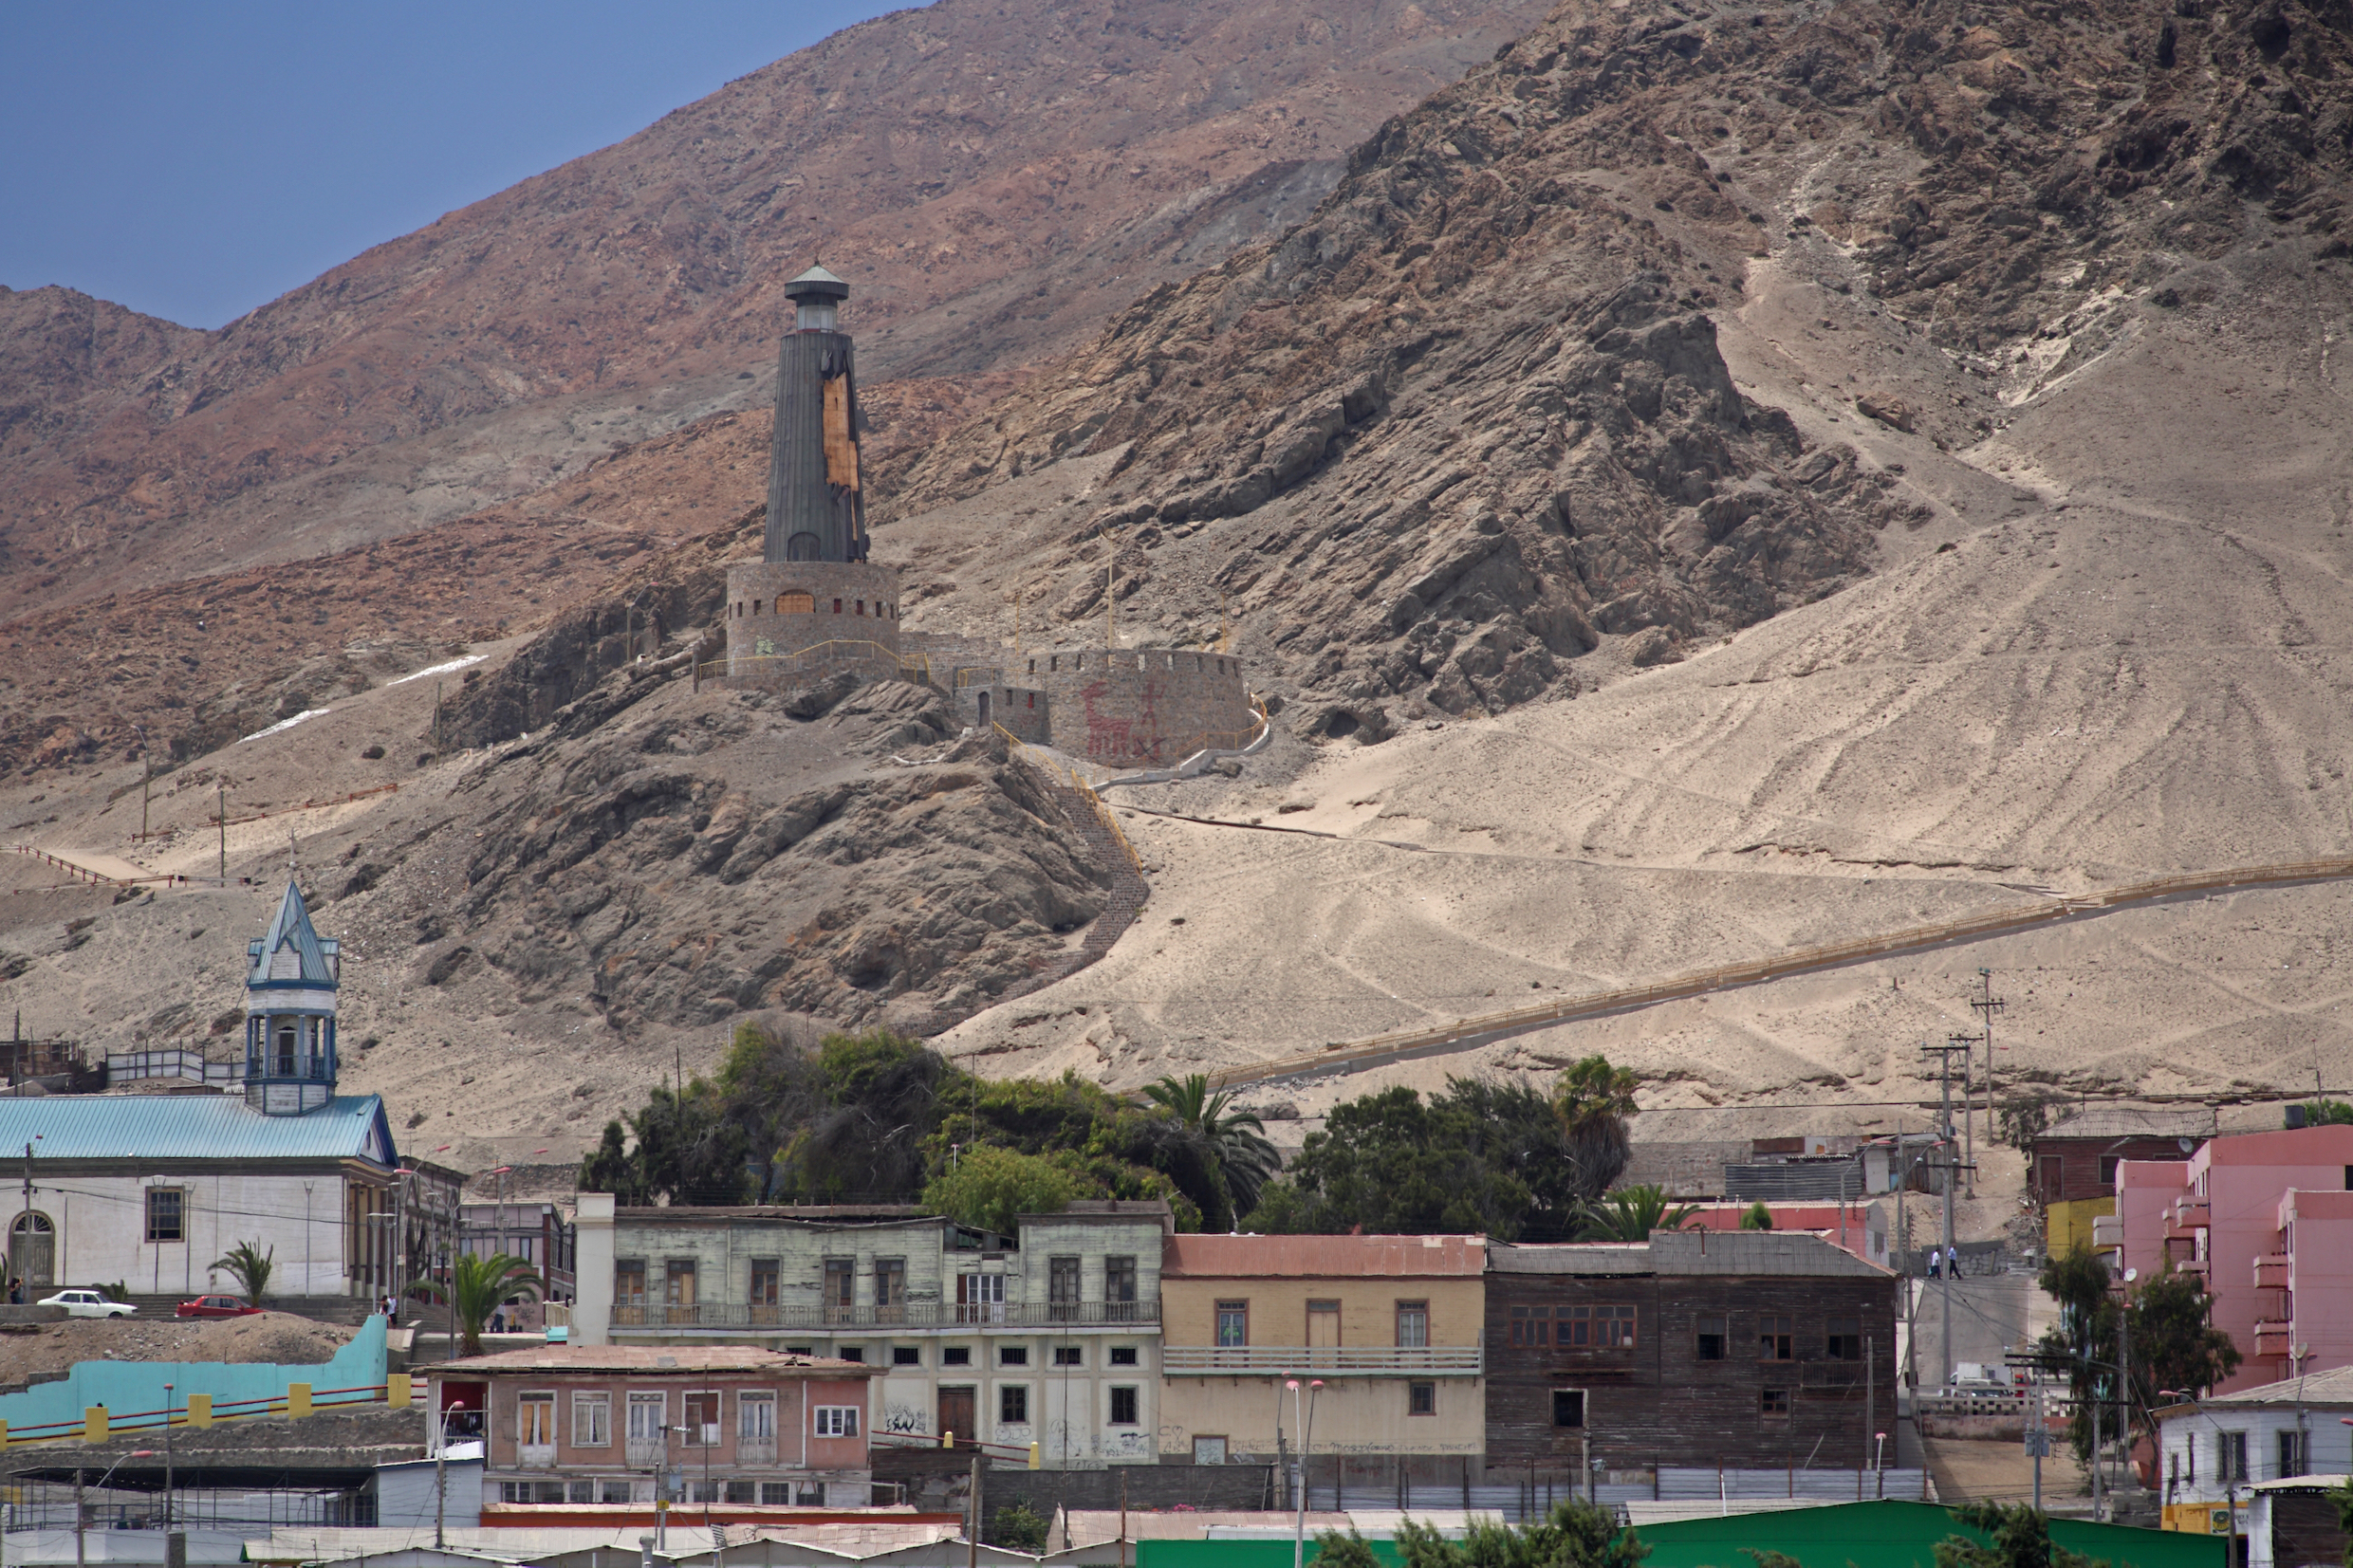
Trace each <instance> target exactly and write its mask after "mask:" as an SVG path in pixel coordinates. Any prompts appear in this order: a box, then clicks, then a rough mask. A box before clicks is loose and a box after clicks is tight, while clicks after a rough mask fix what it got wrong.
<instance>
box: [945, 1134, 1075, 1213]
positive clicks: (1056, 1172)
mask: <svg viewBox="0 0 2353 1568" xmlns="http://www.w3.org/2000/svg"><path fill="white" fill-rule="evenodd" d="M1078 1195H1079V1184H1078V1182H1077V1181H1076V1180H1074V1179H1073V1178H1072V1176H1071V1174H1070V1172H1069V1171H1067V1170H1065V1168H1064V1167H1062V1166H1061V1165H1058V1164H1056V1163H1055V1162H1054V1161H1053V1160H1051V1159H1048V1158H1047V1157H1046V1156H1044V1155H1042V1154H1018V1153H1014V1152H1013V1151H1012V1150H1010V1149H992V1148H991V1147H989V1146H988V1145H986V1144H983V1145H982V1146H980V1147H979V1148H977V1149H968V1150H966V1151H964V1153H963V1154H962V1156H961V1157H960V1158H958V1159H957V1161H956V1163H955V1167H954V1170H951V1171H945V1172H943V1173H942V1174H941V1175H940V1176H939V1177H938V1178H937V1179H936V1180H935V1181H934V1182H933V1183H932V1184H931V1185H930V1186H929V1187H926V1188H925V1189H924V1190H923V1204H924V1207H925V1208H936V1209H937V1210H938V1211H939V1212H940V1213H942V1214H945V1215H947V1216H948V1217H949V1218H950V1219H952V1220H954V1221H955V1222H956V1224H958V1225H969V1226H976V1227H980V1228H981V1229H984V1230H993V1231H995V1232H996V1233H997V1234H999V1235H1001V1236H1010V1235H1011V1234H1013V1229H1014V1219H1015V1217H1016V1216H1018V1215H1022V1214H1058V1213H1060V1212H1061V1211H1062V1210H1063V1209H1065V1208H1068V1207H1070V1203H1071V1200H1072V1199H1074V1198H1076V1197H1077V1196H1078Z"/></svg>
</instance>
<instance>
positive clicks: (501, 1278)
mask: <svg viewBox="0 0 2353 1568" xmlns="http://www.w3.org/2000/svg"><path fill="white" fill-rule="evenodd" d="M546 1283H547V1282H546V1281H544V1280H542V1279H541V1278H540V1277H539V1274H538V1272H537V1271H536V1270H535V1269H533V1268H532V1267H531V1265H530V1264H527V1263H525V1262H524V1261H523V1260H522V1259H520V1258H513V1257H510V1256H508V1255H507V1254H506V1253H504V1252H493V1253H491V1255H490V1256H489V1257H487V1258H477V1257H475V1256H474V1255H473V1254H472V1253H471V1252H461V1253H459V1254H458V1255H457V1256H456V1258H455V1259H454V1260H453V1261H452V1263H451V1265H450V1278H449V1281H448V1282H447V1283H444V1282H442V1281H439V1280H419V1281H417V1283H416V1284H415V1285H414V1286H412V1287H411V1294H413V1295H417V1296H421V1297H423V1298H424V1299H425V1300H427V1301H449V1302H451V1303H452V1304H453V1305H454V1308H455V1310H456V1313H457V1326H458V1329H459V1331H460V1333H462V1334H463V1335H464V1337H465V1347H464V1349H462V1350H460V1351H459V1352H458V1354H459V1355H460V1356H479V1355H481V1354H482V1325H483V1324H485V1323H487V1322H489V1321H490V1320H491V1313H493V1312H496V1311H497V1310H498V1309H499V1308H500V1307H503V1306H505V1305H506V1304H507V1303H508V1302H510V1301H536V1300H538V1299H539V1293H540V1290H541V1288H542V1287H543V1286H544V1285H545V1284H546Z"/></svg>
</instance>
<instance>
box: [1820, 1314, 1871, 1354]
mask: <svg viewBox="0 0 2353 1568" xmlns="http://www.w3.org/2000/svg"><path fill="white" fill-rule="evenodd" d="M1823 1353H1824V1354H1825V1356H1829V1358H1830V1359H1831V1360H1833V1361H1860V1360H1862V1319H1860V1318H1833V1319H1830V1320H1829V1322H1828V1324H1827V1325H1826V1332H1825V1336H1824V1339H1823Z"/></svg>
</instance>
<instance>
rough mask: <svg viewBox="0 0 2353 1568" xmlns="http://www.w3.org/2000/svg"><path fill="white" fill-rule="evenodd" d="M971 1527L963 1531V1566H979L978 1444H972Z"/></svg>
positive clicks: (967, 1567) (977, 1567) (968, 1567)
mask: <svg viewBox="0 0 2353 1568" xmlns="http://www.w3.org/2000/svg"><path fill="white" fill-rule="evenodd" d="M972 1493H973V1495H972V1498H971V1503H972V1509H973V1527H972V1528H971V1529H969V1530H967V1531H965V1532H964V1568H980V1446H979V1445H978V1444H974V1445H973V1485H972Z"/></svg>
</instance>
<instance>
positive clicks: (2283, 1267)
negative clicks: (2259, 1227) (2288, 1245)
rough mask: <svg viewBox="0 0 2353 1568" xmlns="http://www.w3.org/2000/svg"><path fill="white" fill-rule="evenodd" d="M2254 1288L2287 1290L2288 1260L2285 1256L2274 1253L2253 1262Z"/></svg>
mask: <svg viewBox="0 0 2353 1568" xmlns="http://www.w3.org/2000/svg"><path fill="white" fill-rule="evenodd" d="M2255 1288H2256V1289H2257V1290H2285V1289H2287V1288H2288V1258H2287V1256H2286V1254H2284V1253H2277V1252H2275V1253H2272V1254H2271V1255H2270V1256H2269V1257H2265V1258H2257V1259H2256V1260H2255Z"/></svg>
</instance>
